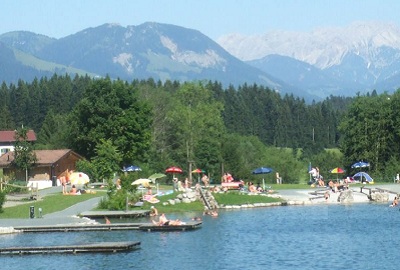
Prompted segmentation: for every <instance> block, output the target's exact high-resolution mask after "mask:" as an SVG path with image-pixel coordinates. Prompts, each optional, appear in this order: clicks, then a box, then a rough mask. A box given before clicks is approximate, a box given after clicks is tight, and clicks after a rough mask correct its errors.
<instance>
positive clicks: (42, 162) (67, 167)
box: [0, 149, 83, 181]
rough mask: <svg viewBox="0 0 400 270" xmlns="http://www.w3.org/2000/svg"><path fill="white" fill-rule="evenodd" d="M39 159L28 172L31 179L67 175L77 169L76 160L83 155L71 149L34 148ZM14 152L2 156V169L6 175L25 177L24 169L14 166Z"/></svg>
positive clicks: (46, 178)
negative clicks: (19, 169) (20, 169)
mask: <svg viewBox="0 0 400 270" xmlns="http://www.w3.org/2000/svg"><path fill="white" fill-rule="evenodd" d="M34 153H35V155H36V158H37V161H36V163H35V164H34V166H33V167H32V168H31V169H30V170H29V172H28V178H29V179H30V180H53V181H54V179H58V178H60V176H62V175H65V173H66V172H67V171H71V170H73V171H75V170H76V162H77V161H78V160H80V159H83V157H82V156H80V155H79V154H77V153H75V152H74V151H72V150H70V149H60V150H34ZM13 160H14V152H7V153H5V154H3V155H2V156H0V169H3V174H4V175H11V174H14V175H15V177H16V179H25V172H24V171H17V170H16V169H15V168H14V167H13V166H12V162H13Z"/></svg>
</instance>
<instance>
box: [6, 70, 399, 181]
mask: <svg viewBox="0 0 400 270" xmlns="http://www.w3.org/2000/svg"><path fill="white" fill-rule="evenodd" d="M0 91H1V96H2V99H1V101H0V110H1V113H0V128H1V129H2V130H6V129H17V128H20V127H21V126H24V127H28V128H32V129H33V130H35V132H36V133H37V137H38V141H37V143H36V145H35V148H36V149H59V148H70V149H73V150H74V151H76V152H78V153H79V154H81V155H82V156H84V157H86V158H87V160H88V162H89V163H92V164H97V166H93V167H92V168H91V169H90V168H89V167H90V166H89V165H87V166H88V170H91V172H90V173H91V175H92V177H93V178H96V179H100V178H110V177H112V172H113V171H116V170H118V168H122V166H124V165H128V164H135V165H138V166H140V167H142V169H143V173H149V174H151V173H153V172H162V171H164V170H165V168H167V167H168V166H173V165H174V166H180V167H182V168H183V169H184V170H185V174H187V173H188V170H189V168H193V169H194V168H202V169H204V170H206V171H207V172H208V173H209V175H210V176H211V178H214V179H215V180H217V181H219V179H220V176H221V173H222V172H223V171H229V172H231V173H232V174H233V175H234V176H235V177H236V178H242V179H252V178H255V180H259V179H260V178H259V177H258V176H254V175H251V171H252V170H253V169H255V168H257V167H260V166H267V167H271V168H273V169H274V170H275V171H279V173H280V175H281V176H282V177H283V179H284V182H299V181H306V180H307V178H308V177H309V176H308V173H307V172H308V166H309V164H310V163H312V165H313V166H318V167H319V168H320V170H321V173H322V174H323V175H324V176H325V177H326V178H329V177H330V175H329V170H330V169H332V168H335V167H339V166H340V167H344V168H345V169H346V170H347V172H348V174H349V175H350V174H351V172H352V171H351V168H350V165H351V164H352V163H354V162H356V161H358V160H361V159H362V160H364V161H369V162H370V163H371V168H369V170H371V172H374V174H375V176H376V177H379V179H389V178H391V177H392V175H394V174H395V172H396V171H397V170H398V169H400V167H399V166H398V165H397V164H398V160H399V150H400V143H399V142H400V140H399V139H398V137H399V136H400V126H398V125H400V124H398V123H400V121H399V120H400V119H399V117H400V113H398V111H399V110H398V108H397V107H398V106H400V105H399V104H400V102H399V99H400V96H399V93H398V92H396V93H395V94H393V95H391V96H389V95H387V94H382V95H377V94H376V93H375V92H373V93H372V94H371V95H366V96H357V97H354V98H349V97H333V96H331V97H329V98H327V99H325V100H324V101H322V102H313V103H312V104H307V103H306V102H305V101H304V100H303V99H301V98H298V97H295V96H293V95H285V96H281V95H280V94H279V93H278V92H277V91H274V90H271V89H268V88H266V87H264V86H259V85H246V84H244V85H242V86H240V87H238V88H235V87H233V86H230V87H228V88H227V89H224V88H223V87H222V85H221V84H220V83H218V82H212V81H208V82H207V81H204V82H191V83H179V82H177V81H166V82H164V83H163V82H161V81H158V82H156V81H154V80H152V79H149V80H145V81H138V80H135V81H132V82H126V81H121V80H111V79H110V78H102V79H92V78H90V77H87V76H86V77H84V76H76V77H74V78H71V77H69V76H68V75H66V76H59V75H54V76H53V77H51V78H46V77H43V78H41V79H35V80H33V81H32V82H31V83H27V82H24V81H21V80H20V81H19V82H18V83H17V84H16V85H14V84H10V85H7V84H5V83H3V84H2V85H1V89H0ZM329 149H340V150H341V152H340V151H337V150H336V151H334V150H329ZM105 164H108V165H107V166H105ZM189 164H191V167H189ZM105 167H107V169H105ZM95 168H97V169H95ZM100 168H102V169H100ZM257 177H258V179H257ZM263 177H265V178H267V180H268V181H273V179H274V176H273V175H272V174H270V175H267V176H263ZM335 177H336V176H335Z"/></svg>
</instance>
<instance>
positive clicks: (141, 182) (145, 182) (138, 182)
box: [131, 178, 151, 186]
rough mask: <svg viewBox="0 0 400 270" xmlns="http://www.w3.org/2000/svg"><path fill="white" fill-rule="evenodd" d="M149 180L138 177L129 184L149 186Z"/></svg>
mask: <svg viewBox="0 0 400 270" xmlns="http://www.w3.org/2000/svg"><path fill="white" fill-rule="evenodd" d="M150 182H151V180H150V179H147V178H139V179H137V180H135V181H133V182H132V184H131V185H133V186H135V185H143V186H149V183H150Z"/></svg>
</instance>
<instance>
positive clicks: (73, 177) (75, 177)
mask: <svg viewBox="0 0 400 270" xmlns="http://www.w3.org/2000/svg"><path fill="white" fill-rule="evenodd" d="M68 179H69V181H70V183H71V185H85V184H87V183H89V182H90V179H89V176H88V175H87V174H85V173H83V172H73V173H71V174H70V175H69V177H68Z"/></svg>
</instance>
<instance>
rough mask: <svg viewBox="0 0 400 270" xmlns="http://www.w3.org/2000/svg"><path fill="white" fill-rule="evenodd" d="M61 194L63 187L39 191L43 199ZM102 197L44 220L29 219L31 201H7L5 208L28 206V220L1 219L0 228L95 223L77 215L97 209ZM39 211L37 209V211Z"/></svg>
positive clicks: (56, 213)
mask: <svg viewBox="0 0 400 270" xmlns="http://www.w3.org/2000/svg"><path fill="white" fill-rule="evenodd" d="M59 192H60V193H61V192H62V189H61V187H51V188H48V189H43V190H39V197H40V198H42V197H44V196H46V195H49V194H53V193H59ZM101 198H102V197H96V198H92V199H89V200H86V201H84V202H80V203H77V204H75V205H73V206H71V207H68V208H66V209H64V210H62V211H59V212H54V213H50V214H47V215H44V216H43V217H42V218H33V219H31V218H28V217H29V208H28V206H29V201H28V202H26V201H22V202H18V201H6V203H5V204H4V207H11V206H14V205H19V204H26V205H27V212H26V215H27V218H25V219H0V227H17V226H28V225H29V226H30V225H37V226H39V225H61V224H82V223H83V224H88V223H94V222H95V221H94V220H90V219H88V218H80V217H78V216H77V215H78V214H80V213H82V212H84V211H90V210H93V209H94V208H96V206H97V205H98V203H99V202H100V200H101ZM36 211H37V209H36Z"/></svg>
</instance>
